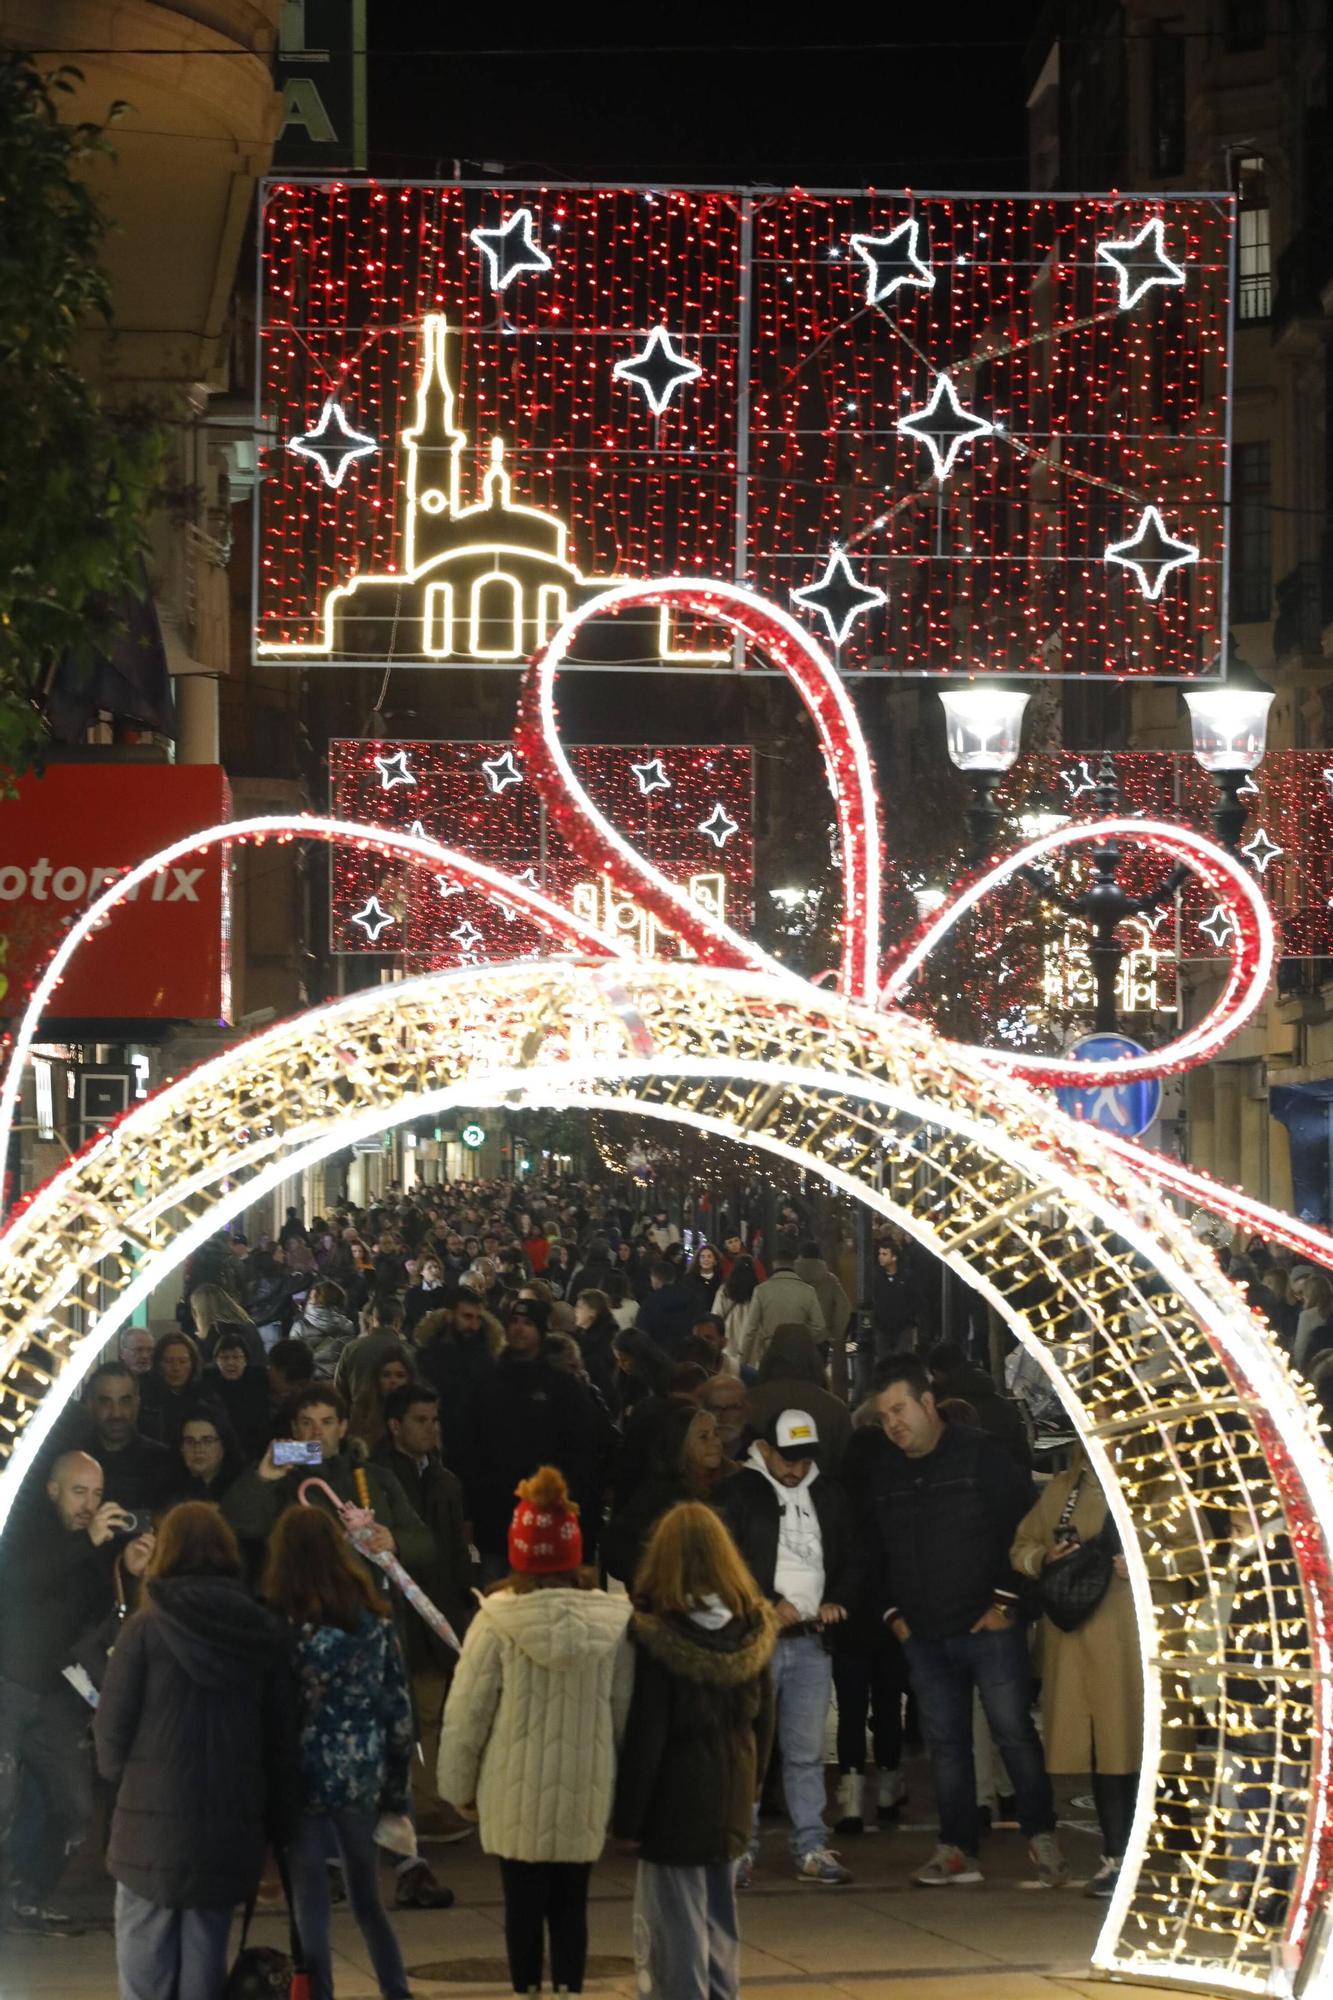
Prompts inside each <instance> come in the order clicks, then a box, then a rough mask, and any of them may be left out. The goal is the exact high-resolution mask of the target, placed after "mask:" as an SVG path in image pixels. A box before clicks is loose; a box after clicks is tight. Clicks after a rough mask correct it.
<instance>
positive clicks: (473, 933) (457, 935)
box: [449, 917, 482, 951]
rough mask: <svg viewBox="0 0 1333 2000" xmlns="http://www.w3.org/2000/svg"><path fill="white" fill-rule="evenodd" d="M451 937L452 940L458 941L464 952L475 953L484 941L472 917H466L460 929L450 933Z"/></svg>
mask: <svg viewBox="0 0 1333 2000" xmlns="http://www.w3.org/2000/svg"><path fill="white" fill-rule="evenodd" d="M449 935H450V937H451V938H454V939H456V940H457V942H458V943H459V944H460V945H461V946H462V948H463V950H464V951H475V950H476V948H477V946H478V945H479V944H480V943H481V941H482V934H481V932H480V931H479V930H478V929H477V926H476V925H475V924H474V923H473V921H472V919H471V917H464V919H463V921H462V923H461V924H460V925H459V926H458V929H457V930H456V931H450V933H449Z"/></svg>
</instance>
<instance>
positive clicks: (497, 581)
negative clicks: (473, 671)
mask: <svg viewBox="0 0 1333 2000" xmlns="http://www.w3.org/2000/svg"><path fill="white" fill-rule="evenodd" d="M471 650H472V654H473V657H474V658H475V659H478V660H517V659H518V658H519V657H520V655H521V654H522V651H523V594H522V589H521V586H520V584H519V581H518V578H517V577H514V576H508V575H506V574H504V573H503V572H502V571H497V572H495V573H494V574H488V575H486V576H481V577H478V578H477V581H476V582H475V583H474V584H473V586H472V648H471Z"/></svg>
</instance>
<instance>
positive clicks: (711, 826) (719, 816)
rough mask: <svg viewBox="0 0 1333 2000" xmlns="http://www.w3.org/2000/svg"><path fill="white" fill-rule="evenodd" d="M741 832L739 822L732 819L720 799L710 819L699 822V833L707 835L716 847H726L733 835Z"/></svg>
mask: <svg viewBox="0 0 1333 2000" xmlns="http://www.w3.org/2000/svg"><path fill="white" fill-rule="evenodd" d="M739 831H740V825H739V822H738V821H737V820H734V819H733V818H732V817H731V814H730V813H729V812H728V811H727V809H726V807H725V806H724V805H723V804H722V801H721V800H720V799H719V800H718V802H717V804H716V805H715V806H714V807H713V810H712V812H710V813H709V815H708V818H707V819H704V820H700V822H699V832H700V833H706V834H707V835H708V838H709V839H710V840H711V841H712V843H713V845H714V847H725V846H726V844H727V842H728V841H729V840H730V839H731V836H732V834H733V833H738V832H739Z"/></svg>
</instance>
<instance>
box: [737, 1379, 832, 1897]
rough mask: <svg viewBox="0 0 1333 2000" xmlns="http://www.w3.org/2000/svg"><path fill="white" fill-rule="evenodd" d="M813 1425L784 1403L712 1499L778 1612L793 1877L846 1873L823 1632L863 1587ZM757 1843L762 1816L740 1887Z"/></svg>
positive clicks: (777, 1659) (778, 1680)
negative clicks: (831, 1761)
mask: <svg viewBox="0 0 1333 2000" xmlns="http://www.w3.org/2000/svg"><path fill="white" fill-rule="evenodd" d="M818 1446H819V1434H818V1431H817V1430H816V1428H815V1421H814V1418H813V1417H811V1416H810V1415H809V1413H808V1412H807V1411H805V1410H781V1411H779V1412H778V1413H777V1415H776V1416H774V1417H773V1418H772V1419H771V1420H770V1421H769V1423H768V1424H767V1425H766V1426H765V1433H764V1435H763V1436H762V1437H760V1438H756V1440H755V1442H754V1443H753V1444H752V1445H751V1447H750V1455H749V1458H748V1459H747V1461H746V1463H745V1466H744V1468H743V1469H742V1470H741V1471H740V1472H739V1473H737V1475H736V1477H735V1478H734V1479H729V1480H727V1481H726V1482H725V1483H724V1485H723V1486H722V1488H721V1489H720V1491H719V1493H718V1496H717V1500H716V1503H715V1504H716V1506H717V1511H718V1513H719V1514H720V1515H721V1516H722V1519H723V1520H724V1521H725V1522H726V1524H727V1527H728V1528H729V1529H730V1530H731V1536H732V1539H733V1541H734V1542H735V1544H736V1546H737V1548H738V1549H739V1550H740V1552H741V1554H742V1556H743V1557H744V1558H745V1561H746V1564H747V1565H748V1567H749V1570H750V1574H751V1575H752V1576H753V1578H754V1580H755V1582H756V1583H757V1584H758V1586H759V1588H760V1589H761V1590H762V1591H763V1593H764V1595H765V1596H766V1597H767V1598H768V1599H769V1601H770V1603H771V1604H772V1605H773V1606H774V1609H775V1610H776V1612H777V1617H778V1644H777V1651H776V1652H775V1653H774V1656H773V1692H774V1698H775V1700H776V1702H777V1736H778V1745H779V1748H780V1749H781V1752H782V1787H783V1791H784V1792H785V1794H786V1799H787V1812H788V1814H789V1816H790V1819H791V1849H792V1853H793V1855H794V1856H795V1858H796V1875H797V1879H798V1881H802V1882H820V1883H824V1884H826V1885H828V1886H830V1887H832V1886H837V1885H840V1884H842V1883H845V1882H850V1881H851V1879H852V1878H851V1874H850V1871H849V1870H848V1869H846V1868H844V1867H842V1865H841V1864H840V1862H839V1861H838V1860H837V1857H836V1856H835V1855H834V1854H832V1853H831V1852H830V1850H829V1845H828V1828H827V1827H826V1826H825V1824H824V1799H825V1794H824V1728H825V1724H826V1722H827V1720H828V1711H829V1702H830V1699H831V1697H832V1692H833V1662H832V1660H831V1659H830V1657H829V1654H828V1653H827V1651H826V1650H825V1647H824V1641H823V1633H824V1630H825V1629H826V1628H827V1627H828V1626H830V1625H837V1624H841V1622H842V1621H843V1620H844V1619H845V1618H846V1616H847V1610H848V1606H849V1605H852V1604H854V1603H855V1601H856V1598H857V1596H858V1595H859V1592H860V1587H861V1586H860V1571H859V1564H858V1561H857V1556H856V1547H855V1538H854V1535H853V1532H852V1519H851V1512H850V1509H849V1508H848V1505H847V1501H846V1498H845V1496H844V1495H843V1493H842V1492H841V1490H840V1489H839V1488H838V1487H837V1486H835V1485H833V1484H832V1483H831V1482H830V1481H829V1480H827V1479H821V1478H820V1477H819V1470H818V1467H817V1466H816V1464H815V1452H816V1450H817V1449H818ZM758 1848H759V1834H758V1817H757V1815H756V1820H755V1834H754V1838H753V1840H752V1841H751V1844H750V1849H749V1852H748V1853H747V1854H746V1855H745V1856H744V1857H743V1858H742V1860H741V1862H740V1863H739V1866H738V1870H737V1876H736V1881H737V1886H738V1887H739V1888H742V1889H743V1888H746V1887H748V1885H749V1881H750V1872H751V1870H752V1868H753V1866H754V1859H755V1855H756V1854H757V1852H758Z"/></svg>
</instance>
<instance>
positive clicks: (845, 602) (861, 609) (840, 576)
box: [791, 549, 888, 646]
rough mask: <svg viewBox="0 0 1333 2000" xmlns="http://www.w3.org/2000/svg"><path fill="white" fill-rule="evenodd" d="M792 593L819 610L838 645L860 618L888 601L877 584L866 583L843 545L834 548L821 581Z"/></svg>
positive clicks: (830, 634) (793, 597) (827, 630)
mask: <svg viewBox="0 0 1333 2000" xmlns="http://www.w3.org/2000/svg"><path fill="white" fill-rule="evenodd" d="M791 595H792V602H793V604H804V605H806V606H807V607H808V608H809V609H810V610H811V611H815V612H818V614H819V616H820V617H821V618H822V619H823V621H824V630H825V632H826V633H827V635H828V637H829V639H830V641H831V642H832V644H833V645H835V646H841V645H842V644H843V643H844V642H845V640H846V638H847V634H848V633H849V632H850V631H851V629H852V627H853V625H854V624H855V623H856V621H857V619H858V618H860V617H862V616H863V615H864V614H865V613H866V612H867V611H873V610H874V609H875V607H876V606H877V605H880V604H887V603H888V599H887V598H886V597H885V595H884V592H883V591H882V590H880V589H879V588H878V587H877V586H876V585H875V584H873V583H862V581H861V579H860V578H859V577H858V576H857V575H856V573H855V572H854V570H853V569H852V566H851V564H850V563H849V562H848V560H847V558H846V556H845V555H844V553H843V551H842V550H841V549H835V550H834V551H833V554H832V555H831V556H830V557H829V559H828V562H827V563H826V565H825V567H824V574H823V575H822V576H821V577H820V579H819V581H818V583H807V584H806V585H805V587H804V588H803V589H801V590H793V592H792V594H791Z"/></svg>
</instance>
